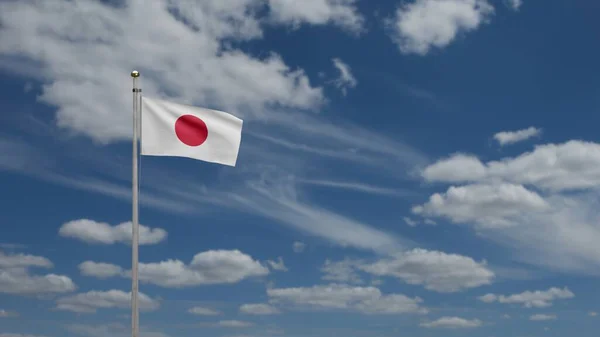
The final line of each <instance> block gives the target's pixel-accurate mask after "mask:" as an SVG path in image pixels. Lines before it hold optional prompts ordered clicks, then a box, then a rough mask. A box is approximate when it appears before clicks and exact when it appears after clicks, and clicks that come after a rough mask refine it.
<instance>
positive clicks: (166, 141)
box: [141, 97, 243, 166]
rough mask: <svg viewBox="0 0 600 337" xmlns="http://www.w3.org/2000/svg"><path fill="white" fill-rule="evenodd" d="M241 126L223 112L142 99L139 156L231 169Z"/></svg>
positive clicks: (237, 119) (239, 139) (233, 164)
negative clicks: (185, 159)
mask: <svg viewBox="0 0 600 337" xmlns="http://www.w3.org/2000/svg"><path fill="white" fill-rule="evenodd" d="M242 124H243V121H242V120H241V119H239V118H237V117H235V116H233V115H231V114H228V113H226V112H222V111H216V110H210V109H204V108H200V107H195V106H190V105H184V104H179V103H174V102H170V101H165V100H160V99H154V98H148V97H142V135H141V143H142V155H147V156H175V157H187V158H193V159H198V160H202V161H207V162H211V163H218V164H223V165H228V166H235V163H236V161H237V157H238V152H239V149H240V142H241V140H242Z"/></svg>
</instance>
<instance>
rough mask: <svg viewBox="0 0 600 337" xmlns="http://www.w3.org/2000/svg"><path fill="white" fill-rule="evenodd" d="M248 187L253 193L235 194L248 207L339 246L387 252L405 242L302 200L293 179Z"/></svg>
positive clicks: (277, 180) (258, 183)
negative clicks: (245, 194)
mask: <svg viewBox="0 0 600 337" xmlns="http://www.w3.org/2000/svg"><path fill="white" fill-rule="evenodd" d="M249 186H250V187H251V191H252V192H253V193H252V194H251V195H247V196H241V195H236V196H234V198H235V199H237V201H239V202H240V203H241V204H242V205H244V207H245V209H248V210H252V211H253V212H256V213H259V214H262V215H264V216H267V217H269V218H271V219H274V220H277V221H281V222H282V223H284V224H287V225H288V226H291V227H293V228H298V229H301V230H302V231H304V232H307V233H309V234H312V235H315V236H318V237H322V238H326V239H328V240H329V241H331V242H333V243H335V244H337V245H339V246H343V247H346V246H350V247H355V248H358V249H363V250H371V251H376V252H383V253H385V252H389V251H393V250H397V249H399V248H400V247H401V246H402V245H403V244H405V243H406V242H403V240H402V239H400V238H398V237H395V236H394V235H392V234H389V233H387V232H384V231H383V230H379V229H377V228H374V227H371V226H370V225H368V224H364V223H361V222H358V221H355V220H352V219H350V218H347V217H345V216H342V215H340V214H337V213H334V212H332V211H328V210H326V209H323V208H320V207H318V206H313V205H309V204H307V203H305V202H303V201H301V200H299V195H298V192H299V191H298V190H297V189H296V187H295V185H294V180H293V179H289V178H288V179H274V180H273V181H268V182H265V181H261V182H257V183H254V184H249ZM273 187H275V188H273Z"/></svg>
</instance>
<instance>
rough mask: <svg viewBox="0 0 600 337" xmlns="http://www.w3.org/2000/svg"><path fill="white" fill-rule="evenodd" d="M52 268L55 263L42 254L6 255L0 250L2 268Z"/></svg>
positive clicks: (0, 266) (0, 265)
mask: <svg viewBox="0 0 600 337" xmlns="http://www.w3.org/2000/svg"><path fill="white" fill-rule="evenodd" d="M29 267H39V268H52V267H54V265H53V264H52V262H51V261H50V260H48V259H47V258H45V257H42V256H34V255H27V254H9V255H6V254H4V253H3V252H2V251H0V268H2V269H12V268H29Z"/></svg>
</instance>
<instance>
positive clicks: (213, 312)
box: [188, 307, 221, 316]
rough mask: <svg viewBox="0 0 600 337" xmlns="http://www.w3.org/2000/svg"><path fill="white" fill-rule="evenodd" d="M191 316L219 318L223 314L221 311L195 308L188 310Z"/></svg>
mask: <svg viewBox="0 0 600 337" xmlns="http://www.w3.org/2000/svg"><path fill="white" fill-rule="evenodd" d="M188 312H189V313H190V314H194V315H199V316H218V315H220V314H221V312H220V311H217V310H214V309H210V308H203V307H193V308H190V309H189V310H188Z"/></svg>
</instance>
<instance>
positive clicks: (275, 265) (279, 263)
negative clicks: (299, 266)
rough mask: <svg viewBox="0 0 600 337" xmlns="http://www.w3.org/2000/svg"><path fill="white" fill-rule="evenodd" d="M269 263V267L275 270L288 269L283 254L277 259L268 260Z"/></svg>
mask: <svg viewBox="0 0 600 337" xmlns="http://www.w3.org/2000/svg"><path fill="white" fill-rule="evenodd" d="M267 263H268V264H269V267H271V269H273V270H277V271H288V268H287V267H286V266H285V263H284V262H283V258H282V257H281V256H280V257H279V258H278V259H277V261H273V260H268V261H267Z"/></svg>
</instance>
